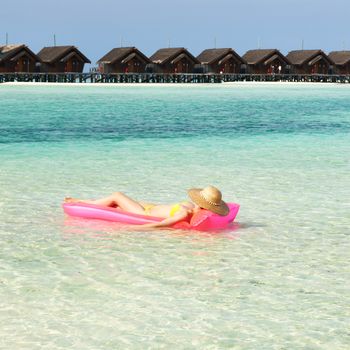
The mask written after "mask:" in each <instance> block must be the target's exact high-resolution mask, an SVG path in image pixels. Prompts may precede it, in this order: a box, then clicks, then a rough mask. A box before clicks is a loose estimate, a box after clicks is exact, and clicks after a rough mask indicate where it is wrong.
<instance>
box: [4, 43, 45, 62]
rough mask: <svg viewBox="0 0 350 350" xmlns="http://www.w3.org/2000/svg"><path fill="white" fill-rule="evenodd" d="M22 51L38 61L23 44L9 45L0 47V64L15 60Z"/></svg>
mask: <svg viewBox="0 0 350 350" xmlns="http://www.w3.org/2000/svg"><path fill="white" fill-rule="evenodd" d="M22 50H25V51H26V52H27V53H28V54H29V55H30V56H32V57H34V58H35V59H37V60H38V61H39V59H38V57H37V55H36V54H35V53H34V52H33V51H32V50H30V49H29V48H28V46H26V45H24V44H11V45H3V46H0V62H1V61H6V60H8V59H13V58H15V56H18V54H20V52H21V51H22Z"/></svg>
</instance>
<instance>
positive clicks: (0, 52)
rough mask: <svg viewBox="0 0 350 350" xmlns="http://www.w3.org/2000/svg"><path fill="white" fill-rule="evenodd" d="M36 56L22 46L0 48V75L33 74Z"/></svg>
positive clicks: (36, 61) (37, 59) (36, 60)
mask: <svg viewBox="0 0 350 350" xmlns="http://www.w3.org/2000/svg"><path fill="white" fill-rule="evenodd" d="M38 62H39V58H38V56H37V55H36V54H35V53H34V52H32V51H31V50H30V49H29V48H28V46H26V45H24V44H18V45H3V46H0V72H1V73H33V72H35V70H36V65H37V64H38Z"/></svg>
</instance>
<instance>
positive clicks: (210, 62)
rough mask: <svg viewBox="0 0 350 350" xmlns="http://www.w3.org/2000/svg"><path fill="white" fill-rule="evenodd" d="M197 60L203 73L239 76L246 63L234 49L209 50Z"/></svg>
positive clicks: (202, 53) (203, 52)
mask: <svg viewBox="0 0 350 350" xmlns="http://www.w3.org/2000/svg"><path fill="white" fill-rule="evenodd" d="M197 60H198V61H199V62H200V65H201V73H222V74H234V73H236V74H238V73H240V72H241V68H242V66H243V65H244V64H245V61H244V60H243V59H242V57H241V56H239V55H238V54H237V53H236V52H235V51H234V50H233V49H230V48H226V49H207V50H204V51H202V52H201V53H200V54H199V55H198V56H197Z"/></svg>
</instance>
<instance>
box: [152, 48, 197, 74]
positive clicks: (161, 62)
mask: <svg viewBox="0 0 350 350" xmlns="http://www.w3.org/2000/svg"><path fill="white" fill-rule="evenodd" d="M150 60H151V62H152V64H150V65H148V66H147V68H146V70H147V71H148V72H153V73H192V72H193V70H194V66H195V65H196V64H199V61H198V60H197V59H196V57H194V56H193V55H192V54H191V53H190V52H189V51H188V50H186V49H185V48H184V47H175V48H167V49H160V50H158V51H157V52H155V53H154V54H153V55H152V56H151V57H150Z"/></svg>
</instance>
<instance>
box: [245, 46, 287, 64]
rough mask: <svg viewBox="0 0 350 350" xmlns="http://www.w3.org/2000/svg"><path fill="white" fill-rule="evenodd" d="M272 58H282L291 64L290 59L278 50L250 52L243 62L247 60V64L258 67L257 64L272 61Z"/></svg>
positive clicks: (246, 54)
mask: <svg viewBox="0 0 350 350" xmlns="http://www.w3.org/2000/svg"><path fill="white" fill-rule="evenodd" d="M272 57H273V58H274V59H275V58H277V57H280V58H281V59H283V60H284V61H285V62H286V63H287V64H289V62H288V59H287V58H286V57H285V56H284V55H282V53H281V52H280V51H278V50H277V49H257V50H249V51H247V52H246V53H245V54H244V55H243V56H242V58H243V60H245V61H246V62H247V64H250V65H256V64H259V63H262V62H265V61H266V60H269V61H270V59H271V58H272Z"/></svg>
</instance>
